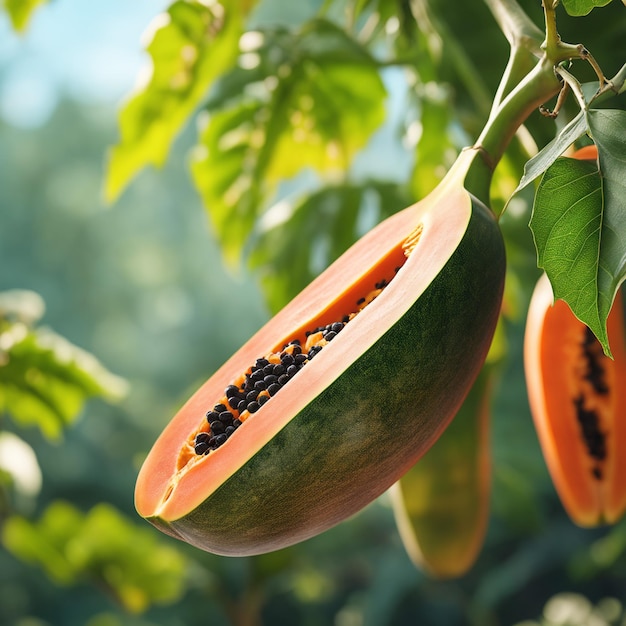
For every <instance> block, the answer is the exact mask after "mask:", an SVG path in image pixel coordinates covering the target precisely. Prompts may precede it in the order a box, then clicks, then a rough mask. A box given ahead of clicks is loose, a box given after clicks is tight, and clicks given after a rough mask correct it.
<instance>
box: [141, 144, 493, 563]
mask: <svg viewBox="0 0 626 626" xmlns="http://www.w3.org/2000/svg"><path fill="white" fill-rule="evenodd" d="M474 156H475V154H473V151H466V152H465V153H463V155H462V156H461V158H460V159H459V161H458V162H457V164H456V166H455V168H453V170H452V171H451V173H450V174H449V175H448V177H447V178H446V180H444V182H443V183H442V184H441V185H440V186H439V187H438V188H437V190H436V191H435V192H434V193H433V194H431V195H430V196H429V197H428V198H427V199H425V200H424V201H422V202H421V203H418V204H417V205H414V206H412V207H409V208H408V209H405V210H404V211H401V212H400V213H398V214H396V215H394V216H392V217H391V218H389V219H388V220H386V221H385V222H383V223H381V224H380V225H379V226H378V227H376V228H375V229H373V230H372V231H371V232H370V233H368V234H367V235H366V236H365V237H363V238H362V239H361V240H359V241H358V242H357V243H356V244H355V245H354V246H352V247H351V248H350V249H349V250H348V251H347V252H346V253H345V254H344V255H342V257H340V258H339V259H338V260H337V261H336V262H335V263H334V264H333V265H331V266H330V268H328V269H327V270H326V271H325V272H323V273H322V274H321V275H320V276H319V277H318V278H317V279H316V280H315V281H313V283H312V284H311V285H309V287H307V288H306V289H305V290H304V291H303V292H302V293H301V294H300V295H299V296H297V297H296V298H295V299H294V300H293V301H292V302H291V303H290V304H289V305H287V307H285V309H283V310H282V311H281V312H279V313H278V314H277V315H276V316H275V317H274V318H273V319H272V320H270V321H269V322H268V323H267V324H266V326H264V327H263V328H262V329H261V330H260V331H259V332H258V333H257V334H256V335H254V336H253V337H252V339H250V340H249V341H248V342H247V343H246V344H244V346H243V347H242V348H241V349H240V350H239V351H238V352H236V353H235V355H233V357H232V358H231V359H229V361H227V362H226V363H225V364H224V366H222V368H220V369H219V370H218V371H217V372H216V373H215V374H214V375H213V376H212V377H211V378H210V379H209V380H208V381H207V382H206V383H205V384H204V385H202V387H200V389H199V390H198V391H197V392H196V393H195V394H194V395H193V396H192V397H191V398H190V400H189V401H188V402H187V403H186V404H185V405H184V406H183V407H182V409H181V410H180V411H179V412H178V413H177V415H176V416H175V417H174V418H173V420H172V421H171V422H170V424H169V425H168V426H167V427H166V429H165V430H164V431H163V433H162V435H161V436H160V437H159V439H158V440H157V442H156V443H155V445H154V447H153V449H152V451H151V452H150V453H149V455H148V457H147V459H146V461H145V463H144V465H143V467H142V469H141V471H140V474H139V476H138V479H137V485H136V489H135V504H136V508H137V510H138V512H139V514H140V515H142V516H143V517H145V518H146V519H147V520H148V521H150V522H151V523H153V524H154V525H155V526H156V527H158V528H160V529H161V530H162V531H164V532H166V533H168V534H171V535H172V536H175V537H177V538H179V539H183V540H184V541H187V542H189V543H190V544H192V545H195V546H197V547H198V548H201V549H204V550H207V551H210V552H213V553H216V554H222V555H232V556H243V555H252V554H260V553H263V552H268V551H271V550H277V549H280V548H283V547H286V546H288V545H291V544H294V543H296V542H299V541H302V540H305V539H307V538H309V537H312V536H314V535H317V534H319V533H321V532H323V531H325V530H327V529H328V528H330V527H332V526H334V525H335V524H337V523H339V522H341V521H343V520H345V519H347V518H348V517H350V516H351V515H353V514H354V513H356V512H357V511H359V510H360V509H361V508H363V507H364V506H366V505H367V504H369V503H370V502H371V501H372V500H374V499H375V498H376V497H378V496H379V495H380V494H382V493H383V492H384V491H386V490H387V489H388V488H389V487H390V486H391V485H392V484H393V483H394V482H396V481H397V480H398V479H399V478H400V476H401V475H402V474H403V473H404V472H406V471H407V470H408V469H409V468H410V467H411V466H412V465H414V464H415V462H416V461H417V459H418V458H419V457H420V456H422V455H423V454H424V453H425V452H426V450H427V449H428V448H429V447H430V446H431V445H432V444H433V443H434V441H435V440H436V439H437V438H438V437H439V435H440V434H441V433H442V432H443V430H444V429H445V428H446V427H447V425H448V424H449V422H450V420H451V419H452V417H453V416H454V414H455V413H456V412H457V410H458V408H459V406H460V405H461V403H462V402H463V399H464V397H465V395H466V394H467V392H468V390H469V388H470V387H471V385H472V383H473V381H474V379H475V378H476V376H477V374H478V372H479V370H480V368H481V365H482V362H483V361H484V359H485V356H486V354H487V350H488V348H489V345H490V342H491V338H492V336H493V332H494V328H495V324H496V321H497V317H498V313H499V310H500V304H501V298H502V287H503V281H504V268H505V256H504V246H503V242H502V236H501V234H500V230H499V228H498V226H497V223H496V221H495V219H494V216H493V214H492V213H491V212H490V211H489V210H488V209H487V208H486V207H484V206H483V205H482V204H481V203H480V202H479V201H478V200H476V199H475V198H473V197H472V196H471V195H470V194H469V193H468V192H467V191H466V190H465V189H464V188H463V180H464V177H465V174H466V172H467V169H468V167H469V165H470V164H471V162H472V160H473V158H474ZM416 233H419V236H418V235H416ZM412 240H415V241H416V243H415V241H414V243H410V242H411V241H412ZM404 244H407V246H408V247H409V248H411V247H412V248H413V249H412V252H411V253H410V254H409V256H408V258H406V261H405V262H404V264H403V265H402V267H401V268H400V270H399V271H398V272H397V274H396V276H395V278H393V280H392V281H391V282H390V284H389V285H388V286H387V287H386V288H385V289H384V291H383V292H382V293H381V294H380V295H379V296H378V297H377V298H376V299H375V300H374V301H373V302H372V303H371V304H370V305H368V306H367V307H366V308H365V309H364V310H363V311H361V312H360V313H359V315H358V317H357V318H355V319H354V320H353V321H351V322H349V323H348V324H347V325H346V326H345V328H344V329H343V330H342V332H341V333H340V334H339V335H338V336H337V337H336V338H335V339H334V340H333V341H332V343H331V344H328V345H327V346H326V347H324V349H323V350H322V351H321V352H320V353H319V354H318V355H317V356H316V357H315V359H313V360H312V361H311V362H310V363H309V364H307V365H306V367H305V368H303V370H302V372H300V373H298V374H297V375H296V376H295V377H294V378H293V379H292V380H291V381H290V382H289V383H288V384H287V385H286V386H285V387H284V388H283V389H282V390H281V391H280V393H278V394H277V395H276V396H275V397H273V398H272V399H271V400H270V401H269V402H267V403H266V404H265V405H263V406H262V407H261V409H260V410H259V411H258V412H257V413H255V414H254V416H253V417H251V418H250V419H248V420H246V421H245V422H244V423H243V424H242V425H241V426H240V427H239V428H238V430H237V432H236V433H234V434H233V436H232V437H230V439H228V441H227V442H226V443H225V444H224V445H223V446H221V447H220V448H218V449H217V450H215V451H213V452H211V453H210V454H209V455H208V456H206V457H201V458H200V460H198V461H195V460H194V462H193V463H189V464H188V466H185V467H184V468H183V470H182V471H181V470H179V469H178V463H179V457H180V452H181V447H182V446H183V444H184V442H185V441H187V440H188V439H189V437H190V435H192V433H194V431H196V430H197V428H198V425H199V423H200V422H201V420H202V417H203V415H204V412H205V411H206V410H207V409H208V408H210V406H211V405H212V403H213V402H215V400H216V398H218V397H220V396H221V395H222V393H223V390H224V389H225V387H226V386H227V385H228V384H229V383H230V382H231V381H232V380H234V379H236V378H237V376H238V375H240V374H241V373H242V372H243V371H244V370H245V369H246V368H247V367H248V366H249V365H250V364H251V363H254V361H255V359H256V358H258V357H260V356H262V355H263V354H266V353H268V352H270V351H272V350H274V349H275V348H276V346H279V345H281V343H282V342H283V341H284V340H285V339H287V338H288V337H293V336H297V335H298V334H300V333H304V331H305V330H306V329H307V328H311V327H314V326H317V325H318V324H319V323H324V322H325V321H326V322H327V321H329V317H330V318H331V319H332V315H335V314H336V312H337V311H339V310H341V309H343V308H344V307H345V306H346V303H348V302H351V298H353V296H354V295H356V294H357V293H359V291H360V290H361V288H362V287H363V286H364V285H371V284H373V283H374V282H375V281H374V277H376V280H378V279H379V277H380V276H379V274H380V271H381V269H382V270H385V271H386V269H387V268H389V267H390V266H391V265H392V264H395V263H396V260H397V259H398V258H401V257H402V256H403V255H404V252H403V245H404ZM409 244H410V245H409ZM370 288H371V287H370ZM344 312H345V311H344Z"/></svg>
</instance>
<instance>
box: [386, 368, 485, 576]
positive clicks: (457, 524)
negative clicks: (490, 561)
mask: <svg viewBox="0 0 626 626" xmlns="http://www.w3.org/2000/svg"><path fill="white" fill-rule="evenodd" d="M494 367H495V366H494V365H493V364H486V365H485V366H484V367H483V369H482V371H481V372H480V374H479V375H478V378H477V379H476V382H475V383H474V385H473V386H472V388H471V390H470V392H469V394H468V396H467V397H466V398H465V401H464V402H463V405H462V406H461V408H460V410H459V412H458V413H457V414H456V416H455V418H454V420H452V423H451V424H450V426H448V428H447V429H446V431H445V432H444V433H443V434H442V435H441V437H439V439H438V440H437V442H436V443H435V445H434V446H433V447H432V448H431V449H430V450H428V452H427V453H426V454H425V455H424V456H423V457H422V458H421V459H420V460H419V461H418V462H417V463H416V464H415V465H414V466H413V467H412V468H411V469H410V470H409V471H408V472H407V473H406V474H405V475H404V476H403V477H402V478H401V479H400V480H399V481H398V482H397V483H396V484H395V485H393V487H392V488H391V490H390V494H391V499H392V503H393V510H394V516H395V519H396V524H397V527H398V531H399V533H400V537H401V538H402V543H403V544H404V547H405V549H406V551H407V554H408V555H409V557H410V558H411V560H412V561H413V563H415V565H416V566H417V567H418V568H420V569H422V570H424V571H425V572H427V573H428V574H430V575H431V576H433V577H435V578H441V579H445V578H456V577H459V576H462V575H463V574H465V573H466V572H467V571H468V570H469V569H470V568H471V567H472V565H473V564H474V562H475V561H476V558H477V557H478V554H479V552H480V549H481V548H482V545H483V541H484V537H485V533H486V530H487V522H488V519H489V508H490V507H489V500H490V495H491V455H490V450H489V413H490V403H489V401H490V397H491V393H490V392H491V388H492V381H493V377H494V374H495V369H494Z"/></svg>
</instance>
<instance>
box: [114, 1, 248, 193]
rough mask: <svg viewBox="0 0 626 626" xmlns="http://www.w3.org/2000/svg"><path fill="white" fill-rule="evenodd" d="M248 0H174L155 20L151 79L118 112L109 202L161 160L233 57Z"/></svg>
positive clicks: (149, 46) (151, 45) (234, 57)
mask: <svg viewBox="0 0 626 626" xmlns="http://www.w3.org/2000/svg"><path fill="white" fill-rule="evenodd" d="M250 4H252V2H251V1H250V2H241V1H238V0H221V2H202V1H201V0H177V1H176V2H174V3H173V4H172V5H171V6H170V7H169V9H168V10H167V12H165V13H163V14H161V15H160V16H159V17H158V18H157V19H156V20H155V26H156V30H155V31H154V35H153V37H152V39H151V41H150V43H149V44H148V47H147V50H148V53H149V54H150V60H151V65H152V67H151V74H150V77H149V80H148V81H147V82H145V84H143V85H141V86H140V88H139V89H138V91H137V92H136V93H135V94H134V95H133V96H132V97H131V98H130V100H129V101H128V102H127V103H126V105H125V106H124V108H123V109H122V111H121V113H120V134H121V139H120V142H119V144H118V145H116V146H115V147H113V148H112V150H111V153H110V157H109V163H108V171H107V174H106V181H105V195H106V198H107V199H108V200H109V201H113V200H115V199H116V198H117V197H118V196H119V194H120V193H121V192H122V191H123V189H124V187H125V186H126V185H127V184H128V183H129V181H130V180H131V179H132V178H133V177H134V176H135V175H136V174H137V173H138V172H139V171H140V170H141V169H142V168H144V167H145V166H146V165H154V166H157V167H158V166H161V165H163V163H164V162H165V160H166V158H167V155H168V152H169V150H170V146H171V143H172V141H173V140H174V138H175V137H176V135H177V134H178V132H179V131H180V130H181V129H182V127H183V126H184V125H185V123H186V122H187V120H188V118H189V117H190V116H191V115H192V113H193V112H194V111H195V110H196V108H197V107H198V105H199V104H200V102H201V101H202V99H203V98H204V97H206V95H207V93H208V91H209V88H210V86H211V84H212V83H213V81H214V80H215V79H216V78H217V77H218V76H220V75H221V74H222V73H223V72H225V71H227V70H228V69H229V68H230V67H231V66H232V65H233V63H234V62H235V59H236V56H237V54H238V41H239V37H240V36H241V33H242V29H243V25H242V20H243V19H244V17H245V14H246V12H247V11H248V10H249V5H250Z"/></svg>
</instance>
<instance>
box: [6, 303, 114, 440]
mask: <svg viewBox="0 0 626 626" xmlns="http://www.w3.org/2000/svg"><path fill="white" fill-rule="evenodd" d="M43 313H44V304H43V300H42V299H41V298H40V297H39V296H38V295H37V294H36V293H34V292H30V291H7V292H2V293H0V412H1V413H8V414H9V415H10V416H11V417H12V418H13V419H14V420H15V421H16V422H17V423H18V424H20V425H21V426H31V425H33V424H36V425H37V426H39V428H40V429H41V430H42V432H43V433H44V434H45V435H46V436H47V437H48V438H51V439H56V438H58V437H59V436H60V435H61V432H62V430H63V428H65V427H66V426H68V425H69V424H71V423H72V422H73V421H74V420H75V419H76V417H77V416H78V415H79V413H80V411H81V409H82V407H83V404H84V401H85V399H86V398H89V397H93V396H104V397H108V398H109V399H114V398H116V397H118V398H119V397H120V396H121V395H123V394H124V392H125V386H126V385H125V382H124V381H123V380H122V379H120V378H118V377H116V376H114V375H113V374H111V373H110V372H108V371H107V370H106V369H105V368H104V367H102V365H101V364H100V363H99V362H98V361H97V360H96V359H95V358H94V357H93V356H92V355H90V354H88V353H87V352H85V351H83V350H81V349H80V348H78V347H76V346H74V345H72V344H71V343H70V342H69V341H67V340H65V339H64V338H63V337H61V336H60V335H58V334H56V333H54V332H53V331H51V330H49V329H46V328H36V327H34V324H35V323H36V322H38V321H39V319H40V318H41V316H42V315H43Z"/></svg>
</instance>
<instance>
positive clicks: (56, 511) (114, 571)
mask: <svg viewBox="0 0 626 626" xmlns="http://www.w3.org/2000/svg"><path fill="white" fill-rule="evenodd" d="M2 543H3V544H4V546H5V547H6V548H7V549H8V550H9V551H10V552H12V553H13V554H14V555H15V556H16V557H18V558H20V559H22V560H23V561H26V562H27V563H32V564H35V565H38V566H39V567H40V568H42V569H43V571H44V572H45V573H46V574H47V575H48V576H49V577H50V578H51V579H52V580H53V581H54V582H56V583H57V584H60V585H75V584H78V583H81V582H87V581H90V582H93V583H95V584H96V586H98V587H100V588H101V589H103V590H104V591H105V592H107V593H108V594H110V595H111V596H113V597H114V598H115V599H116V600H118V602H120V604H121V605H122V606H123V607H124V608H126V609H127V610H128V611H132V612H139V611H144V610H145V609H147V608H148V607H149V606H150V605H151V604H153V603H171V602H174V601H175V600H177V599H178V598H179V597H180V595H181V594H182V591H183V586H184V584H183V583H184V576H185V569H186V564H185V561H184V559H183V557H182V555H181V554H180V553H179V552H178V551H176V550H175V549H174V548H172V547H171V546H169V545H167V544H166V543H165V542H162V541H160V540H159V539H158V537H157V536H156V534H155V533H153V532H152V531H151V530H149V529H148V528H143V527H139V525H137V524H134V523H132V522H131V521H129V520H128V519H127V518H126V517H125V516H124V515H122V514H121V513H120V512H119V511H117V509H115V508H113V507H112V506H110V505H108V504H98V505H96V506H95V507H93V508H92V509H91V510H90V511H88V512H87V513H82V512H81V511H79V510H78V509H77V508H76V507H74V506H73V505H71V504H69V503H66V502H62V501H56V502H53V503H52V504H51V505H49V506H48V508H47V509H46V510H45V511H44V513H43V514H42V516H41V517H40V519H39V520H37V521H34V522H32V521H30V520H28V519H26V518H24V517H20V516H13V517H10V518H9V519H8V520H7V521H6V523H5V525H4V528H3V532H2Z"/></svg>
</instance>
